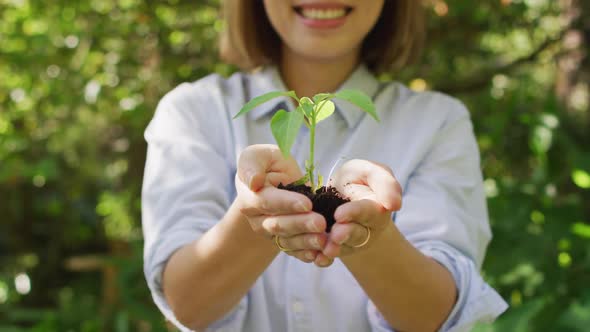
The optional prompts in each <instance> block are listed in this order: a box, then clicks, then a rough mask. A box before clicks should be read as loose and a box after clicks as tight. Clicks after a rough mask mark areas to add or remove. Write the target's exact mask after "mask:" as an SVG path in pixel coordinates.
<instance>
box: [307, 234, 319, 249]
mask: <svg viewBox="0 0 590 332" xmlns="http://www.w3.org/2000/svg"><path fill="white" fill-rule="evenodd" d="M309 242H310V244H311V246H312V247H314V248H316V249H320V241H319V240H318V238H317V236H314V237H312V238H311V240H309Z"/></svg>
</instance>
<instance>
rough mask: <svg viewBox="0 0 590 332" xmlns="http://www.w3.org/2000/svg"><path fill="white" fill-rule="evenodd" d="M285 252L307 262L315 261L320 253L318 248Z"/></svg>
mask: <svg viewBox="0 0 590 332" xmlns="http://www.w3.org/2000/svg"><path fill="white" fill-rule="evenodd" d="M285 254H287V255H289V256H293V257H295V258H297V259H299V260H301V261H303V262H305V263H311V262H313V261H315V258H316V256H317V255H318V251H317V250H295V251H287V252H285Z"/></svg>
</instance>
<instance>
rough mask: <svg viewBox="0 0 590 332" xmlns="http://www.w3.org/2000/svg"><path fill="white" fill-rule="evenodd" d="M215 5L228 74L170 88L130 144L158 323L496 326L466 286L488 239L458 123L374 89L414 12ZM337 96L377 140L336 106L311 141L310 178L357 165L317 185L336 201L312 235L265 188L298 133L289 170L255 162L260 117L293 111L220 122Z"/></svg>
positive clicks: (271, 159) (237, 327)
mask: <svg viewBox="0 0 590 332" xmlns="http://www.w3.org/2000/svg"><path fill="white" fill-rule="evenodd" d="M224 5H225V8H224V10H225V15H226V22H227V29H226V32H225V38H224V39H223V43H222V52H223V55H224V56H225V58H226V59H228V61H231V62H233V63H237V64H239V65H240V66H242V68H243V69H244V70H245V71H244V72H241V73H237V74H235V75H233V76H232V77H231V78H229V79H224V78H222V77H220V76H217V75H210V76H208V77H206V78H203V79H201V80H199V81H197V82H194V83H192V84H183V85H181V86H179V87H177V88H176V89H174V90H173V91H172V92H170V93H169V94H167V95H166V96H165V97H164V98H163V99H162V101H161V103H160V104H159V106H158V109H157V111H156V114H155V116H154V119H153V120H152V122H151V123H150V125H149V127H148V128H147V130H146V139H147V141H148V146H149V148H148V155H147V163H146V171H145V178H144V186H143V198H142V199H143V224H144V234H145V273H146V278H147V280H148V284H149V286H150V289H151V290H152V293H153V296H154V299H155V302H156V304H157V305H158V306H159V308H160V309H161V310H162V312H163V313H164V314H165V315H166V317H167V318H169V319H170V320H171V321H172V322H174V323H175V324H176V325H177V326H178V327H179V328H181V329H183V330H185V329H195V330H205V329H207V330H211V331H215V330H219V331H256V332H264V331H436V330H442V331H467V330H469V328H470V327H471V326H473V325H474V324H475V323H476V322H478V321H490V320H493V319H494V318H495V317H496V316H497V315H499V314H500V313H501V312H502V311H504V310H505V309H506V304H505V303H504V301H503V300H502V299H501V298H500V297H499V296H498V295H497V294H496V293H495V292H494V291H493V290H492V289H491V288H490V287H489V286H487V284H485V282H484V281H483V280H482V278H481V276H480V275H479V272H478V270H479V267H480V266H481V263H482V260H483V257H484V253H485V248H486V246H487V244H488V242H489V240H490V238H491V234H490V230H489V225H488V221H487V211H486V206H485V196H484V194H483V190H482V178H481V174H480V169H479V152H478V149H477V145H476V142H475V139H474V136H473V131H472V126H471V122H470V119H469V114H468V112H467V111H466V110H465V108H464V107H463V106H462V104H461V103H459V102H458V101H456V100H455V99H452V98H450V97H447V96H444V95H441V94H437V93H414V92H411V91H409V90H408V89H407V88H405V87H404V86H403V85H401V84H399V83H389V84H380V83H378V81H377V80H376V79H375V76H374V75H376V74H378V73H379V72H381V71H383V70H388V69H390V68H391V67H400V66H402V65H404V64H405V63H407V62H408V60H410V59H411V58H412V57H414V55H415V51H416V50H417V48H418V46H419V41H420V36H421V33H422V30H421V24H420V15H419V10H420V8H419V7H420V5H419V4H418V2H417V1H413V0H396V1H393V0H391V1H390V0H370V1H367V0H343V1H337V2H328V1H320V0H315V1H314V0H309V1H307V0H282V1H276V0H264V1H257V0H251V1H237V0H235V1H232V0H227V1H225V3H224ZM260 66H262V69H261V70H258V71H254V72H247V70H250V69H252V68H255V67H260ZM350 88H352V89H358V90H361V91H363V92H365V93H366V94H368V95H370V96H372V97H373V99H374V101H375V103H376V105H377V110H378V113H379V117H380V118H381V123H379V124H378V123H375V122H373V121H372V120H371V119H369V118H368V117H366V116H364V113H362V112H360V111H359V110H357V109H355V108H354V107H352V106H351V105H349V104H346V103H344V102H338V101H336V106H337V111H336V113H337V115H335V116H334V117H333V118H330V120H329V121H325V122H323V123H322V124H320V126H319V128H318V134H317V135H318V136H317V138H316V141H317V145H316V153H317V155H318V156H319V158H318V165H319V166H318V167H320V169H319V170H320V172H321V173H322V174H324V175H327V174H328V170H329V168H330V167H331V166H332V164H333V163H334V162H335V161H336V160H338V159H339V158H341V157H342V156H351V157H354V158H358V159H355V160H351V161H348V162H346V163H344V164H343V165H342V167H340V169H339V170H338V172H336V174H334V175H333V176H332V179H330V181H331V183H332V184H333V185H334V186H336V187H337V188H338V189H339V190H341V191H342V192H343V193H344V194H345V195H347V196H348V197H350V198H351V200H352V201H351V202H350V203H346V204H344V205H342V206H341V207H339V208H338V209H337V211H336V212H335V218H336V221H337V223H336V224H335V225H334V227H333V229H332V231H331V232H330V233H329V234H327V233H325V229H326V222H325V220H324V218H323V217H322V216H321V215H319V214H316V213H314V212H312V211H311V202H310V201H309V200H308V199H307V198H306V197H304V196H303V195H299V194H296V193H293V192H288V191H285V190H280V189H277V188H276V185H277V184H278V183H279V182H282V183H289V182H292V181H295V180H297V179H299V178H300V177H301V175H302V173H301V170H300V169H301V168H300V167H301V166H300V165H302V164H303V161H304V160H305V159H306V158H307V155H306V152H305V147H306V146H307V144H306V142H307V141H308V140H309V137H308V133H307V131H305V128H304V131H303V132H301V133H300V135H299V137H298V141H297V142H296V143H295V146H294V148H293V150H292V155H293V157H292V158H289V159H285V158H283V157H282V156H281V154H280V152H279V151H278V148H277V147H275V146H274V145H269V144H268V143H272V142H273V139H272V136H271V133H270V129H269V120H270V117H271V116H272V114H273V112H275V111H276V110H278V109H279V108H288V109H291V110H292V109H293V107H294V105H292V104H291V103H290V102H289V101H287V100H286V99H278V100H276V102H274V103H273V102H270V103H267V104H264V105H262V106H260V107H258V108H257V109H255V110H253V111H252V112H251V113H249V114H248V116H245V117H242V118H239V119H237V120H231V118H232V116H233V115H235V114H236V113H237V111H238V110H239V109H240V107H241V105H243V104H244V103H245V102H246V101H248V100H249V99H250V98H252V97H255V96H257V95H260V94H263V93H265V92H269V91H274V90H295V92H296V93H297V95H298V96H313V95H314V94H316V93H319V92H329V91H336V90H338V89H350ZM391 170H393V171H394V172H392V171H391ZM394 173H395V176H394V175H393V174H394ZM350 184H352V185H350ZM402 188H403V199H402ZM402 201H403V208H402V207H401V205H402ZM400 208H401V209H400Z"/></svg>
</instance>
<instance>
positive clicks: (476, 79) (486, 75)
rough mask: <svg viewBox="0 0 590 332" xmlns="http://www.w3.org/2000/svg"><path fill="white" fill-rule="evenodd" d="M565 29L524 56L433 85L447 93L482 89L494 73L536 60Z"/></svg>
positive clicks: (560, 38)
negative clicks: (453, 80)
mask: <svg viewBox="0 0 590 332" xmlns="http://www.w3.org/2000/svg"><path fill="white" fill-rule="evenodd" d="M566 31H567V29H565V30H563V31H562V32H561V33H560V34H559V35H558V36H556V37H554V38H548V39H547V40H545V41H544V42H543V43H541V44H540V45H539V46H537V48H536V49H534V50H533V51H532V52H531V53H530V54H528V55H526V56H523V57H520V58H517V59H514V60H512V61H511V62H508V63H502V64H500V65H497V66H495V67H492V68H484V69H482V70H481V71H480V72H479V73H477V74H475V75H472V76H471V77H467V78H463V79H460V80H458V81H455V82H450V83H448V84H444V85H440V86H435V90H438V91H442V92H445V93H448V94H456V93H466V92H474V91H477V90H480V89H483V88H485V87H486V86H487V85H488V84H489V83H490V80H491V79H492V78H493V77H494V76H495V75H497V74H504V73H508V72H510V71H512V70H514V69H515V68H517V67H519V66H520V65H523V64H525V63H528V62H533V61H535V60H537V58H538V57H539V54H541V53H542V52H543V51H544V50H546V49H547V48H549V47H550V46H552V45H554V44H555V43H558V42H560V41H561V40H562V38H563V36H564V35H565V32H566Z"/></svg>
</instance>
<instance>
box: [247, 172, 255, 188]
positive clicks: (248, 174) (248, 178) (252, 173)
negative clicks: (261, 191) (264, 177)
mask: <svg viewBox="0 0 590 332" xmlns="http://www.w3.org/2000/svg"><path fill="white" fill-rule="evenodd" d="M254 175H256V173H254V172H248V173H246V183H247V184H248V188H252V180H253V179H254Z"/></svg>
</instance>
